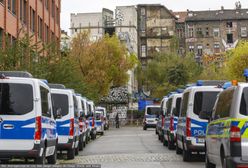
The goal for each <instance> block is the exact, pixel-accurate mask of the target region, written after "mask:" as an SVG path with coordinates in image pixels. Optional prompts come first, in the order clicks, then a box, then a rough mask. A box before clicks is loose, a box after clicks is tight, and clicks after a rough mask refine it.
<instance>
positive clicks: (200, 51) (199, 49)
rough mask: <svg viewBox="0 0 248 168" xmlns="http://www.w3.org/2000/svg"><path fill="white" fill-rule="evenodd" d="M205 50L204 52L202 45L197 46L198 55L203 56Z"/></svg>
mask: <svg viewBox="0 0 248 168" xmlns="http://www.w3.org/2000/svg"><path fill="white" fill-rule="evenodd" d="M202 54H203V52H202V45H198V46H197V55H199V56H202Z"/></svg>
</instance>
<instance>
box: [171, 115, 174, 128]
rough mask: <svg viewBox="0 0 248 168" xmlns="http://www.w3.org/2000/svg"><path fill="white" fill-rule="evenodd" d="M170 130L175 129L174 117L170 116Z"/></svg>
mask: <svg viewBox="0 0 248 168" xmlns="http://www.w3.org/2000/svg"><path fill="white" fill-rule="evenodd" d="M170 131H174V118H173V117H171V118H170Z"/></svg>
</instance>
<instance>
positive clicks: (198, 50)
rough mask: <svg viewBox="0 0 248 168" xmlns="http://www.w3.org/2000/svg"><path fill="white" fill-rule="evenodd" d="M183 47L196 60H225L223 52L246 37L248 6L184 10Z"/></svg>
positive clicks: (220, 61) (202, 61) (203, 62)
mask: <svg viewBox="0 0 248 168" xmlns="http://www.w3.org/2000/svg"><path fill="white" fill-rule="evenodd" d="M185 32H186V40H185V41H186V51H187V52H192V53H194V55H195V59H196V61H197V62H199V63H200V64H204V65H205V64H209V63H212V62H217V63H219V64H220V65H221V64H222V63H223V62H224V61H225V60H224V59H225V58H224V57H223V54H222V53H223V52H225V51H227V50H230V49H233V48H235V47H236V46H237V44H238V42H239V41H240V40H248V9H241V8H236V9H232V10H230V9H224V8H223V7H222V8H221V9H220V10H209V11H187V17H186V20H185Z"/></svg>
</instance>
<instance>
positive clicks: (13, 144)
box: [0, 79, 36, 151]
mask: <svg viewBox="0 0 248 168" xmlns="http://www.w3.org/2000/svg"><path fill="white" fill-rule="evenodd" d="M33 86H34V83H33V81H31V80H30V81H29V80H25V82H24V80H23V81H21V80H20V81H19V80H18V81H15V80H8V79H3V80H0V119H1V124H0V150H2V151H5V150H6V151H11V150H12V151H15V150H17V151H18V150H31V149H32V148H33V147H34V133H35V101H36V99H35V91H34V87H33Z"/></svg>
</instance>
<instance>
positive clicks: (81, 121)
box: [77, 94, 86, 151]
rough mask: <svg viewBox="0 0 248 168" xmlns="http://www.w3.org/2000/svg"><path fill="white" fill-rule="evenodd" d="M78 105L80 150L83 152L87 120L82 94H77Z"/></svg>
mask: <svg viewBox="0 0 248 168" xmlns="http://www.w3.org/2000/svg"><path fill="white" fill-rule="evenodd" d="M77 104H78V112H79V132H80V134H79V150H80V151H81V150H83V147H85V145H86V119H85V109H84V101H83V98H82V96H81V95H80V94H77Z"/></svg>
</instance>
